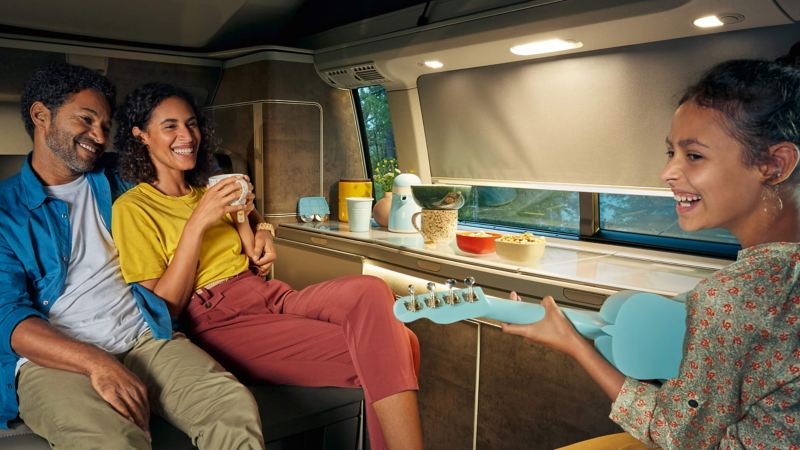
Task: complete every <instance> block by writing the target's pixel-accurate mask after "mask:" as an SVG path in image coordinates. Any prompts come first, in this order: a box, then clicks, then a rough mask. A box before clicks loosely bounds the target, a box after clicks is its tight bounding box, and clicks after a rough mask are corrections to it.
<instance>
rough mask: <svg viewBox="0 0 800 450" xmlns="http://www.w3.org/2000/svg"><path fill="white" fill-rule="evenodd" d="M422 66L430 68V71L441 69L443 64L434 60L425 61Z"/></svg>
mask: <svg viewBox="0 0 800 450" xmlns="http://www.w3.org/2000/svg"><path fill="white" fill-rule="evenodd" d="M423 64H425V66H426V67H430V68H431V69H441V68H442V67H444V63H442V62H441V61H436V60H435V59H432V60H430V61H425V62H424V63H423Z"/></svg>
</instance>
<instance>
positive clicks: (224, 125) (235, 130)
mask: <svg viewBox="0 0 800 450" xmlns="http://www.w3.org/2000/svg"><path fill="white" fill-rule="evenodd" d="M206 114H207V115H208V118H209V119H210V120H211V121H212V123H213V125H214V129H215V136H216V138H217V141H218V143H219V148H218V149H217V152H218V153H224V154H226V155H228V156H230V157H231V159H232V160H234V161H232V162H234V167H233V171H234V172H239V171H243V172H245V173H247V174H248V175H250V177H253V176H254V168H253V166H252V161H253V106H252V105H242V106H235V107H232V108H224V109H214V110H210V111H208V112H207V113H206ZM240 167H244V169H241V168H240Z"/></svg>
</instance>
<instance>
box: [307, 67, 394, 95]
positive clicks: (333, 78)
mask: <svg viewBox="0 0 800 450" xmlns="http://www.w3.org/2000/svg"><path fill="white" fill-rule="evenodd" d="M318 73H319V75H320V76H321V77H322V79H323V80H324V81H325V82H326V83H328V84H330V85H331V86H333V87H336V88H341V89H354V88H357V87H362V86H370V85H373V84H381V83H385V82H387V81H390V80H389V79H388V78H386V77H385V76H384V75H383V74H382V73H380V72H379V71H378V69H377V68H375V65H374V64H372V63H363V64H355V65H352V66H348V67H338V68H336V69H329V70H319V71H318Z"/></svg>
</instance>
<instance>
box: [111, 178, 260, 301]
mask: <svg viewBox="0 0 800 450" xmlns="http://www.w3.org/2000/svg"><path fill="white" fill-rule="evenodd" d="M205 191H206V189H205V188H193V189H192V192H190V193H189V194H187V195H184V196H182V197H172V196H169V195H165V194H163V193H161V192H160V191H159V190H158V189H156V188H154V187H153V186H151V185H149V184H147V183H140V184H138V185H137V186H135V187H133V188H132V189H130V190H129V191H128V192H126V193H125V194H123V195H122V196H120V197H119V198H118V199H117V201H116V202H114V206H113V208H112V214H111V230H112V233H113V235H114V242H115V243H116V245H117V249H118V250H119V262H120V266H121V268H122V276H123V277H124V278H125V281H126V282H128V283H133V282H137V281H144V280H151V279H154V278H161V276H162V275H164V272H165V271H166V270H167V266H168V265H169V263H170V262H172V258H173V257H174V256H175V249H176V248H177V247H178V241H179V240H180V237H181V233H182V232H183V227H184V226H185V225H186V222H187V221H188V220H189V217H190V216H191V215H192V212H193V211H194V209H195V208H196V207H197V204H198V203H199V202H200V199H201V198H202V197H203V194H204V193H205ZM248 264H249V263H248V259H247V256H245V255H243V254H242V241H241V239H240V238H239V234H238V232H237V231H236V227H235V226H234V224H233V221H232V220H231V218H230V217H229V216H228V215H227V214H226V215H225V217H224V218H223V219H222V220H220V221H218V222H217V223H216V224H214V225H213V226H211V228H209V229H208V230H207V231H206V233H205V235H204V236H203V242H202V244H201V246H200V258H199V262H198V266H197V274H196V275H195V280H194V288H195V289H198V288H201V287H203V286H205V285H207V284H209V283H212V282H214V281H217V280H221V279H224V278H228V277H232V276H234V275H238V274H240V273H242V272H244V271H245V270H247V266H248Z"/></svg>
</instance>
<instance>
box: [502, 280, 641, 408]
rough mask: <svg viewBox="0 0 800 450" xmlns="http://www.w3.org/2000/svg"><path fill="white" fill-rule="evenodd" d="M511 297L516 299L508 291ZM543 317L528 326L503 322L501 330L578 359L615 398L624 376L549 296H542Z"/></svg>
mask: <svg viewBox="0 0 800 450" xmlns="http://www.w3.org/2000/svg"><path fill="white" fill-rule="evenodd" d="M509 298H511V300H518V299H519V298H518V297H517V294H516V293H515V292H512V293H511V295H510V296H509ZM542 306H544V310H545V313H544V319H542V320H540V321H538V322H535V323H532V324H530V325H513V324H508V323H504V324H503V332H504V333H508V334H516V335H518V336H522V337H524V338H525V339H528V340H530V341H533V342H536V343H539V344H542V345H546V346H548V347H550V348H553V349H555V350H558V351H560V352H562V353H565V354H567V355H569V356H571V357H572V358H573V359H574V360H575V361H577V362H578V364H580V365H581V366H583V368H584V369H585V370H586V372H587V373H588V374H589V376H591V377H592V378H593V379H594V380H595V382H597V384H599V385H600V387H601V388H602V389H603V391H604V392H605V393H606V395H608V397H609V398H610V399H611V400H614V399H615V398H617V394H618V393H619V390H620V388H621V387H622V384H623V382H624V381H625V377H624V375H622V373H621V372H620V371H618V370H617V369H616V368H615V367H614V366H612V365H611V364H609V363H608V361H606V360H605V359H603V357H602V356H600V353H598V352H597V351H596V350H595V348H594V345H593V344H592V343H591V341H588V340H586V339H584V338H583V336H581V335H580V334H579V333H578V331H577V330H575V327H573V326H572V322H570V321H569V319H567V317H566V316H565V315H564V313H563V312H562V311H561V309H560V308H559V307H558V305H556V302H555V300H553V297H550V296H549V295H548V296H547V297H545V298H544V299H542Z"/></svg>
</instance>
